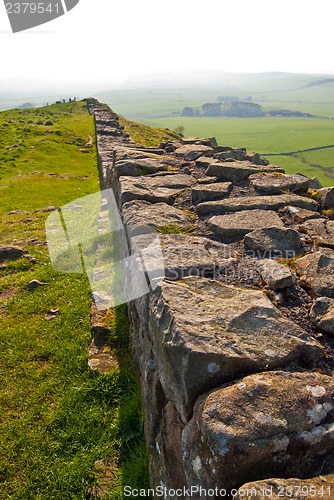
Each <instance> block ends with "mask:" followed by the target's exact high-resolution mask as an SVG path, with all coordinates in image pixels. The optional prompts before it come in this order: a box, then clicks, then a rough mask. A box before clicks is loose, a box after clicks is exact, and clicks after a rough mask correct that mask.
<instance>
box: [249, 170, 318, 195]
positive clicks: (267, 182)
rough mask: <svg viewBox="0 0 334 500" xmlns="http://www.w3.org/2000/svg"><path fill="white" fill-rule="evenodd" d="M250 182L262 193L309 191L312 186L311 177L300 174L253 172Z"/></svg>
mask: <svg viewBox="0 0 334 500" xmlns="http://www.w3.org/2000/svg"><path fill="white" fill-rule="evenodd" d="M249 182H250V184H251V186H253V187H254V188H255V189H256V191H258V192H259V193H262V194H281V193H282V192H284V191H307V190H308V188H309V187H310V182H309V179H308V178H307V177H304V176H303V175H300V174H294V175H284V174H279V173H273V174H253V175H251V176H250V177H249Z"/></svg>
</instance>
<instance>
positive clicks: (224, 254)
mask: <svg viewBox="0 0 334 500" xmlns="http://www.w3.org/2000/svg"><path fill="white" fill-rule="evenodd" d="M157 244H158V245H159V251H161V252H162V258H163V261H162V260H161V259H157V255H158V249H157V247H156V245H157ZM132 252H133V253H139V252H144V256H145V257H144V268H145V270H146V271H147V272H150V273H151V275H152V273H153V274H154V275H155V276H166V278H167V279H169V280H179V279H181V278H183V277H184V276H211V277H212V276H213V275H214V274H215V272H218V271H219V269H220V268H221V267H222V266H226V265H227V266H229V265H230V264H232V261H233V262H235V256H236V255H235V253H234V252H233V251H232V250H231V248H230V247H229V246H228V245H224V244H222V243H217V242H215V241H212V240H209V239H208V238H202V237H200V236H186V235H182V234H173V235H169V234H168V235H167V234H160V235H159V241H158V242H157V240H155V239H153V238H152V237H151V235H139V236H135V237H134V238H132ZM162 262H163V264H164V269H161V263H162Z"/></svg>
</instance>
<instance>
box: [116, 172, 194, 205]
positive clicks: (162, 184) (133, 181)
mask: <svg viewBox="0 0 334 500" xmlns="http://www.w3.org/2000/svg"><path fill="white" fill-rule="evenodd" d="M119 182H120V191H121V193H120V197H121V203H126V202H127V201H132V200H146V201H149V202H151V203H157V202H163V203H168V204H171V203H173V201H174V199H175V196H177V195H178V194H179V193H180V192H181V191H182V190H183V189H184V188H186V187H190V186H192V185H193V184H195V182H196V180H195V179H194V178H193V177H192V176H191V175H185V174H172V175H156V176H153V177H148V176H141V177H120V179H119Z"/></svg>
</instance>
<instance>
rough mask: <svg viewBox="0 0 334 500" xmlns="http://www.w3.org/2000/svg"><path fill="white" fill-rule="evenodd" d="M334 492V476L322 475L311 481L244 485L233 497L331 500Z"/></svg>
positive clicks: (275, 499)
mask: <svg viewBox="0 0 334 500" xmlns="http://www.w3.org/2000/svg"><path fill="white" fill-rule="evenodd" d="M333 492H334V474H327V475H321V476H318V477H312V478H311V479H299V478H291V479H281V478H273V479H265V480H263V481H255V482H251V483H246V484H244V485H243V486H242V487H241V488H239V490H238V492H237V493H236V494H235V495H234V496H233V500H241V499H243V500H253V499H254V498H256V499H258V500H265V499H266V500H267V499H268V498H271V499H273V500H282V499H283V500H288V499H289V498H295V499H298V500H305V499H308V498H316V499H319V500H320V499H323V500H330V499H331V498H333Z"/></svg>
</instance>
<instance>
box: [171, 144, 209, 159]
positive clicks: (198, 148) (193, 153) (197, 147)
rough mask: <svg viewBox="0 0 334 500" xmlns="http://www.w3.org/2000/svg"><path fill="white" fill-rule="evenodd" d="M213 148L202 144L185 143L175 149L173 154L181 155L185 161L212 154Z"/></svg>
mask: <svg viewBox="0 0 334 500" xmlns="http://www.w3.org/2000/svg"><path fill="white" fill-rule="evenodd" d="M214 152H215V150H214V149H213V148H212V147H211V146H205V145H204V144H186V145H184V146H181V147H180V148H177V149H176V150H175V155H176V156H178V157H183V159H184V160H185V161H193V160H197V159H198V158H199V157H200V156H212V155H213V154H214Z"/></svg>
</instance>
